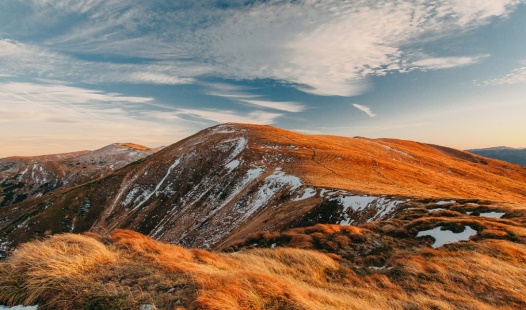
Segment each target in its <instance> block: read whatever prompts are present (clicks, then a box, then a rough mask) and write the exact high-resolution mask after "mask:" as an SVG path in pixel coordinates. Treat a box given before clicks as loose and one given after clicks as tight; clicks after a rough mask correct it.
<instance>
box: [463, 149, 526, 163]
mask: <svg viewBox="0 0 526 310" xmlns="http://www.w3.org/2000/svg"><path fill="white" fill-rule="evenodd" d="M467 152H470V153H473V154H477V155H480V156H485V157H489V158H494V159H499V160H503V161H507V162H509V163H513V164H518V165H522V166H526V149H514V148H511V147H504V146H500V147H490V148H486V149H474V150H467Z"/></svg>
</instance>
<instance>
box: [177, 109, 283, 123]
mask: <svg viewBox="0 0 526 310" xmlns="http://www.w3.org/2000/svg"><path fill="white" fill-rule="evenodd" d="M179 111H181V113H182V114H186V115H190V116H194V117H198V118H201V119H205V120H209V121H213V122H216V123H231V122H234V123H249V124H263V125H267V124H272V123H273V122H274V120H275V119H276V118H278V117H280V116H282V114H279V113H269V112H264V111H253V112H249V113H239V112H235V111H228V110H200V109H179Z"/></svg>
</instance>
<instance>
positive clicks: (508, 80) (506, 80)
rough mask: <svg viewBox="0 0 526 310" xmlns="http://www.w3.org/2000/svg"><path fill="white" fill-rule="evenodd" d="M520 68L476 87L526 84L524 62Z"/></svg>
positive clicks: (525, 66)
mask: <svg viewBox="0 0 526 310" xmlns="http://www.w3.org/2000/svg"><path fill="white" fill-rule="evenodd" d="M521 64H522V66H520V67H519V68H516V69H513V70H512V71H511V72H510V73H508V74H506V75H505V76H503V77H500V78H496V79H490V80H486V81H484V82H482V83H481V84H478V85H486V86H489V85H491V86H495V85H513V84H523V83H526V61H523V62H522V63H521Z"/></svg>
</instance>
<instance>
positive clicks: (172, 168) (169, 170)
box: [131, 158, 181, 211]
mask: <svg viewBox="0 0 526 310" xmlns="http://www.w3.org/2000/svg"><path fill="white" fill-rule="evenodd" d="M180 162H181V158H178V159H177V160H176V161H175V162H174V163H173V164H172V165H171V166H170V168H168V171H167V172H166V174H165V175H164V177H163V178H162V180H161V181H160V182H159V183H158V184H157V185H156V186H155V189H154V190H153V191H152V192H151V193H148V194H147V195H146V198H145V199H144V200H143V201H141V202H140V203H139V204H137V205H136V206H135V207H134V208H133V209H132V210H131V211H134V210H136V209H138V208H139V207H141V206H142V205H143V204H144V203H145V202H146V201H148V199H150V198H151V197H152V196H153V194H155V193H157V192H158V191H159V188H161V186H162V185H163V183H164V181H166V179H167V178H168V176H169V175H170V173H172V170H174V168H175V167H177V165H179V163H180Z"/></svg>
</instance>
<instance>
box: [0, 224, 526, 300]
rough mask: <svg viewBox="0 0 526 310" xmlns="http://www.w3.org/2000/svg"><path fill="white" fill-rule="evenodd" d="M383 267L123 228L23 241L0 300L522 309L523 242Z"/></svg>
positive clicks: (6, 272)
mask: <svg viewBox="0 0 526 310" xmlns="http://www.w3.org/2000/svg"><path fill="white" fill-rule="evenodd" d="M288 233H289V234H290V236H288V237H287V238H289V237H290V240H294V238H295V236H296V235H305V236H310V237H311V239H310V240H314V239H316V238H318V239H319V238H321V237H323V236H325V239H326V240H327V241H332V242H335V244H337V247H339V248H346V247H348V246H349V245H352V244H353V243H356V242H358V241H356V240H358V239H357V238H359V237H361V238H362V239H363V242H362V243H361V245H362V246H363V247H364V250H367V249H366V248H367V244H368V241H367V240H368V238H369V237H368V236H367V235H368V234H371V233H372V232H371V230H369V229H360V228H356V227H341V226H337V225H316V226H313V227H309V228H302V229H296V230H295V233H293V232H288ZM266 236H267V237H268V236H270V237H272V238H276V237H278V236H277V235H272V234H270V233H267V235H266ZM316 236H317V237H316ZM355 239H356V240H355ZM377 241H378V240H377ZM379 241H380V242H382V240H379ZM293 242H296V241H293ZM303 242H304V241H302V240H300V242H299V245H302V243H303ZM358 243H359V242H358ZM311 244H312V243H311ZM328 248H329V247H328ZM387 266H389V267H388V268H384V269H380V270H375V269H371V268H366V267H364V266H358V265H354V263H351V261H350V260H346V259H342V258H340V257H339V256H338V255H332V257H331V256H329V255H327V254H324V253H321V252H318V251H313V250H302V249H294V248H286V247H277V248H275V249H253V250H245V251H242V252H239V253H232V254H226V253H213V252H207V251H203V250H190V249H184V248H181V247H179V246H175V245H167V244H163V243H160V242H157V241H154V240H152V239H150V238H148V237H146V236H143V235H141V234H139V233H136V232H131V231H125V230H117V231H115V232H114V234H113V236H112V238H111V239H105V238H101V237H99V236H96V235H89V236H87V235H83V236H81V235H72V234H66V235H58V236H52V237H50V238H48V239H46V240H44V241H36V242H32V243H29V244H25V245H23V246H21V247H20V248H19V249H17V250H16V251H15V252H14V253H13V254H12V255H11V257H10V258H9V259H8V260H7V261H6V262H4V263H2V264H0V302H7V303H9V304H16V303H26V304H31V303H35V302H36V303H39V305H40V309H79V308H84V309H137V307H138V306H139V305H140V304H141V303H153V304H156V305H157V306H158V307H159V308H160V309H177V308H178V309H313V310H314V309H520V308H524V307H526V296H524V295H523V294H522V293H523V292H525V291H526V268H525V267H526V247H525V246H524V245H523V244H518V243H512V242H509V241H506V240H481V241H479V242H469V243H459V244H456V245H453V246H449V247H447V248H441V249H436V250H433V249H429V248H426V247H416V248H414V250H413V251H406V250H405V249H404V248H403V247H399V248H398V250H397V251H394V252H393V253H392V255H391V256H390V258H389V260H388V262H387ZM141 290H142V291H141Z"/></svg>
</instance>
